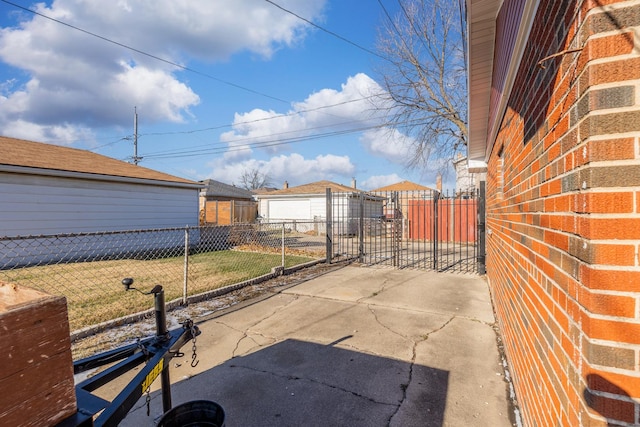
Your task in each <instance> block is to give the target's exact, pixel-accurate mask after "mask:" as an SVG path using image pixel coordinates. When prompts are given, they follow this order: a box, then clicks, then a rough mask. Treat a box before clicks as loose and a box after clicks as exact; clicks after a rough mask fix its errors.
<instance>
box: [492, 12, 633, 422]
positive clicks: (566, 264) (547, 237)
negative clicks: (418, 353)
mask: <svg viewBox="0 0 640 427" xmlns="http://www.w3.org/2000/svg"><path fill="white" fill-rule="evenodd" d="M505 4H506V3H505ZM639 30H640V6H639V5H638V4H637V2H635V1H607V2H603V1H585V2H579V3H578V2H556V1H552V0H542V1H540V5H539V7H538V10H537V16H536V18H535V20H534V24H533V28H532V30H531V35H530V37H529V40H528V43H527V46H526V49H525V52H524V57H523V59H522V63H521V65H520V69H519V70H518V74H517V75H516V79H515V85H514V87H515V88H517V89H516V90H514V91H513V93H512V94H511V98H510V99H509V101H508V107H507V111H506V114H505V116H504V118H500V122H498V123H497V124H498V126H499V132H498V136H497V139H496V141H495V144H494V146H493V151H492V153H491V156H490V158H489V162H488V176H487V230H488V235H487V277H488V279H489V283H490V286H491V290H492V296H493V298H494V306H495V311H496V317H497V319H498V322H499V325H500V328H501V331H502V335H503V342H504V343H505V352H506V355H507V359H508V361H509V365H510V368H511V372H512V373H513V378H514V386H515V390H516V396H517V400H518V403H519V405H520V407H521V410H522V414H523V418H524V424H525V425H532V426H534V425H540V426H541V425H545V426H546V425H580V426H604V425H607V424H608V423H609V425H639V424H640V419H638V416H639V414H640V406H639V405H638V403H637V402H639V401H640V382H639V381H638V378H640V366H639V365H638V362H637V361H638V360H640V329H639V328H638V325H639V324H640V303H639V301H640V285H639V283H640V281H639V280H640V279H639V277H640V262H639V259H638V250H639V248H640V232H638V230H639V229H640V208H639V206H640V205H639V202H638V200H640V199H639V198H638V195H639V194H640V191H639V190H638V189H639V188H640V179H639V178H638V177H639V176H640V173H638V171H639V170H640V154H638V153H639V151H638V147H639V146H640V116H639V114H640V102H639V97H638V93H639V92H638V88H639V87H640V71H638V70H640V67H638V64H640V51H638V49H637V46H638V34H640V32H639ZM633 46H636V48H635V49H634V47H633ZM574 48H582V51H581V52H579V53H564V54H561V55H559V56H556V57H554V58H552V59H549V60H548V61H545V63H544V67H540V66H538V62H539V61H540V60H541V59H542V58H544V57H547V56H549V55H552V54H555V53H560V52H562V51H565V50H567V49H574ZM605 70H606V71H605Z"/></svg>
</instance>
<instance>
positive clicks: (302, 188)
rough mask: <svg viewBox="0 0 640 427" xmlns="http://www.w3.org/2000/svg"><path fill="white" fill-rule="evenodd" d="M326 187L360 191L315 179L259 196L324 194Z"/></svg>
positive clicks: (337, 190)
mask: <svg viewBox="0 0 640 427" xmlns="http://www.w3.org/2000/svg"><path fill="white" fill-rule="evenodd" d="M327 188H330V189H331V191H332V192H336V193H344V192H361V190H358V189H356V188H353V187H348V186H346V185H342V184H337V183H335V182H331V181H317V182H312V183H310V184H303V185H298V186H296V187H290V188H283V189H282V190H276V191H270V192H268V193H265V194H260V195H259V197H271V196H285V195H289V196H291V195H302V194H322V195H324V194H326V191H327Z"/></svg>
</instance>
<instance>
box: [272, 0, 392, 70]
mask: <svg viewBox="0 0 640 427" xmlns="http://www.w3.org/2000/svg"><path fill="white" fill-rule="evenodd" d="M265 1H266V2H267V3H269V4H272V5H274V6H275V7H277V8H278V9H280V10H282V11H284V12H286V13H288V14H290V15H293V16H295V17H296V18H298V19H300V20H302V21H304V22H306V23H307V24H309V25H311V26H313V27H315V28H317V29H319V30H320V31H324V32H325V33H327V34H330V35H332V36H333V37H336V38H338V39H340V40H342V41H343V42H346V43H349V44H350V45H352V46H355V47H357V48H358V49H360V50H363V51H365V52H367V53H369V54H371V55H375V56H377V57H378V58H380V59H384V60H385V61H389V62H391V61H390V60H389V59H388V58H386V57H384V56H382V55H380V54H379V53H376V52H374V51H372V50H370V49H367V48H366V47H363V46H360V45H359V44H357V43H355V42H352V41H351V40H349V39H347V38H345V37H342V36H341V35H340V34H337V33H334V32H333V31H331V30H328V29H326V28H324V27H322V26H320V25H318V24H316V23H314V22H312V21H310V20H308V19H307V18H305V17H303V16H300V15H298V14H297V13H295V12H292V11H290V10H289V9H286V8H284V7H282V6H280V5H279V4H277V3H275V2H274V1H272V0H265Z"/></svg>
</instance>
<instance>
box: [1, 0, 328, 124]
mask: <svg viewBox="0 0 640 427" xmlns="http://www.w3.org/2000/svg"><path fill="white" fill-rule="evenodd" d="M280 3H281V4H282V5H283V6H284V7H287V8H289V9H291V10H294V11H296V12H297V13H299V14H300V15H303V16H306V17H308V18H310V19H313V20H315V21H318V20H320V19H321V18H322V17H321V12H322V9H323V7H324V4H325V0H323V1H314V2H294V1H281V2H280ZM34 8H35V9H36V10H37V12H38V13H41V14H43V15H46V16H49V17H51V18H54V19H57V20H60V21H63V22H65V23H68V24H70V25H74V26H77V27H79V28H82V29H85V30H87V31H90V32H92V33H95V34H99V35H100V36H103V37H105V38H107V39H111V40H114V41H116V42H118V43H121V44H123V45H128V46H131V47H134V48H135V49H138V50H140V51H143V52H146V53H148V54H150V55H154V56H156V57H159V58H163V59H166V60H168V61H171V62H174V63H179V64H183V63H185V61H188V60H190V59H194V58H195V59H200V60H204V61H216V60H225V59H227V58H229V57H230V56H231V55H233V54H234V53H237V52H241V51H250V52H255V53H256V54H258V55H260V56H261V57H263V58H269V57H270V56H271V55H272V54H273V53H274V52H275V51H276V50H278V49H280V48H282V47H283V46H291V45H294V44H295V43H297V42H298V41H299V40H301V39H302V38H303V37H304V35H305V34H306V32H307V31H308V29H309V26H308V25H307V24H305V23H304V22H303V21H301V20H299V19H297V18H296V17H294V16H292V15H291V14H288V13H285V12H283V11H282V10H280V9H278V8H276V7H274V6H273V5H270V4H269V3H267V2H257V1H254V0H234V1H232V2H229V1H225V0H212V1H207V2H204V1H201V2H187V1H175V0H157V1H154V2H139V1H135V2H134V1H128V0H119V1H117V2H115V3H109V4H108V5H107V4H106V3H105V2H103V1H98V0H56V1H54V2H53V3H52V4H51V5H49V6H47V5H46V4H45V3H38V4H37V5H35V6H34ZM16 16H20V17H21V18H22V21H20V22H19V23H18V25H16V26H14V27H5V28H2V29H0V60H2V61H3V62H4V63H6V64H9V65H11V66H13V67H14V68H16V69H19V70H22V71H24V72H25V74H22V75H21V77H20V78H21V79H22V80H21V81H19V82H15V81H13V79H12V80H8V81H6V82H4V83H2V82H0V88H1V90H2V95H3V96H2V97H1V98H0V126H2V128H3V129H11V128H14V129H15V128H18V125H20V126H27V127H28V128H30V129H31V131H30V132H23V133H31V134H36V135H37V134H41V135H43V134H45V133H47V132H48V131H50V130H51V129H52V128H54V127H56V126H57V127H60V126H63V127H68V128H71V127H73V126H78V127H79V128H80V129H81V128H83V127H86V126H91V127H100V126H109V125H114V124H116V125H126V124H129V123H130V121H131V116H132V109H133V106H137V107H138V109H139V110H140V111H144V114H145V120H147V121H148V122H154V121H172V122H180V121H182V120H184V119H185V117H186V115H189V108H190V107H193V106H195V105H197V104H198V103H199V101H200V99H199V97H198V95H197V94H196V93H194V92H193V90H192V89H191V88H190V87H189V86H188V85H187V84H185V83H184V82H182V81H180V80H179V79H178V77H177V75H176V74H175V72H176V71H177V69H176V67H174V66H172V65H170V64H167V63H165V62H161V61H158V60H156V59H153V58H150V57H148V56H145V55H142V54H140V53H136V52H133V51H131V50H128V49H125V48H124V47H122V46H117V45H115V44H111V43H108V42H106V41H105V40H100V39H98V38H96V37H93V36H91V35H88V34H86V33H82V32H81V31H77V30H74V29H72V28H70V27H68V26H65V25H61V24H60V23H57V22H54V21H52V20H49V19H46V18H44V17H42V16H37V15H36V16H34V15H28V14H26V13H22V14H21V15H16ZM25 76H26V77H25ZM62 123H64V124H63V125H62ZM3 133H5V134H7V133H6V131H3Z"/></svg>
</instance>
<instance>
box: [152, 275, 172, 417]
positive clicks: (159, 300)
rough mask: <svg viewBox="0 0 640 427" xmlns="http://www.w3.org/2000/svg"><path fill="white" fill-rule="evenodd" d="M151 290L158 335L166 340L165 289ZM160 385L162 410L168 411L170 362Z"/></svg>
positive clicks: (162, 374) (169, 407) (164, 369)
mask: <svg viewBox="0 0 640 427" xmlns="http://www.w3.org/2000/svg"><path fill="white" fill-rule="evenodd" d="M151 292H152V293H153V296H154V301H155V314H156V337H157V338H158V339H159V340H165V339H167V311H166V307H165V305H164V289H162V286H159V285H158V286H156V287H155V288H154V289H153V290H152V291H151ZM160 385H161V387H162V410H163V411H164V412H167V411H168V410H170V409H171V379H170V378H169V365H168V364H167V365H165V366H163V368H162V373H161V374H160Z"/></svg>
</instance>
